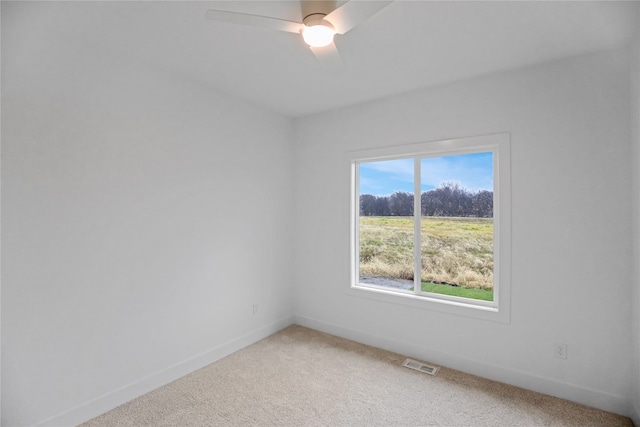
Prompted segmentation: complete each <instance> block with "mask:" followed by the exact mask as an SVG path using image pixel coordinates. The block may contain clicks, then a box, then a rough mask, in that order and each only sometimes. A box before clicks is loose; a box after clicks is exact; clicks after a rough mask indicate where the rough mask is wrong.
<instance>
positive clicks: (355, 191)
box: [346, 133, 511, 323]
mask: <svg viewBox="0 0 640 427" xmlns="http://www.w3.org/2000/svg"><path fill="white" fill-rule="evenodd" d="M510 145H511V143H510V135H509V134H508V133H501V134H493V135H483V136H474V137H466V138H457V139H448V140H442V141H434V142H427V143H419V144H411V145H403V146H395V147H384V148H374V149H367V150H359V151H351V152H348V153H346V160H347V161H348V164H349V180H350V185H349V218H350V220H349V223H350V230H349V231H350V232H349V241H350V250H349V253H350V263H349V264H350V273H349V274H350V280H349V288H348V290H347V291H346V292H347V293H348V294H349V295H352V296H355V297H364V298H369V299H374V300H378V301H383V302H388V303H393V304H403V305H408V306H411V307H416V308H421V309H427V310H434V311H440V312H445V313H450V314H458V315H462V316H468V317H473V318H479V319H483V320H494V321H499V322H503V323H508V322H509V321H510V295H511V167H510V164H511V152H510ZM479 152H492V153H493V187H494V188H493V198H494V201H493V206H494V207H493V209H494V213H493V220H494V235H493V239H494V241H493V246H494V268H493V269H494V290H493V301H481V300H475V299H470V298H462V297H454V296H449V295H441V294H436V293H427V292H422V289H421V286H420V277H419V275H417V274H416V275H415V276H416V277H415V279H414V280H415V282H416V283H417V284H414V291H399V290H395V289H390V288H386V287H382V286H376V285H371V284H363V283H359V281H358V276H359V265H360V255H359V249H360V248H359V246H360V245H359V236H360V231H359V223H360V221H359V215H360V207H359V204H360V197H359V185H358V184H359V183H358V179H359V170H358V165H359V164H360V163H364V162H374V161H382V160H394V159H402V158H414V164H415V166H414V168H416V170H414V177H416V176H417V177H420V160H421V159H422V158H427V157H441V156H455V155H461V154H471V153H479ZM420 188H421V187H420V180H419V179H417V180H416V179H414V212H418V213H419V212H421V206H420V203H421V197H415V194H418V195H420V194H421V191H420ZM420 216H421V215H418V217H420ZM416 248H417V249H416ZM414 251H415V253H418V252H419V251H420V220H416V221H414ZM414 261H415V264H416V265H414V271H418V270H419V267H420V264H419V263H420V259H419V257H418V256H417V255H415V256H414ZM416 269H418V270H416Z"/></svg>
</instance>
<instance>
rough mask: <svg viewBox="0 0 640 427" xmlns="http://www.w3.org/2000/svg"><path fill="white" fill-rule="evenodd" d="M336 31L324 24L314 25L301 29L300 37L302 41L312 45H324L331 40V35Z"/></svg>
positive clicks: (328, 43)
mask: <svg viewBox="0 0 640 427" xmlns="http://www.w3.org/2000/svg"><path fill="white" fill-rule="evenodd" d="M335 33H336V32H335V31H333V29H331V28H329V27H327V26H326V25H322V24H321V25H314V26H311V27H307V26H306V25H305V27H304V28H303V29H302V38H303V39H304V42H305V43H306V44H308V45H309V46H313V47H324V46H327V45H330V44H331V42H333V36H334V34H335Z"/></svg>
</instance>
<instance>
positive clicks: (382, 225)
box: [358, 159, 414, 290]
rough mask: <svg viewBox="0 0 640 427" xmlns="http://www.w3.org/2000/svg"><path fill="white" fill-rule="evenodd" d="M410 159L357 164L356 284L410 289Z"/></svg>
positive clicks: (411, 228)
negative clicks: (357, 273) (357, 232)
mask: <svg viewBox="0 0 640 427" xmlns="http://www.w3.org/2000/svg"><path fill="white" fill-rule="evenodd" d="M413 163H414V161H413V159H397V160H384V161H377V162H362V163H360V164H359V180H358V181H359V197H360V212H359V215H358V221H359V229H360V234H359V254H360V260H359V282H360V283H365V284H370V285H377V286H384V287H390V288H396V289H399V290H403V289H404V290H408V289H410V288H412V287H413V179H414V178H413V176H414V171H413V169H414V168H413Z"/></svg>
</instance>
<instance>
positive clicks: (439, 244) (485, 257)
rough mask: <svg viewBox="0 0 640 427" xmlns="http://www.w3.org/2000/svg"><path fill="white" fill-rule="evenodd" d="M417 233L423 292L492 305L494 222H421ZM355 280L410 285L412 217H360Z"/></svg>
mask: <svg viewBox="0 0 640 427" xmlns="http://www.w3.org/2000/svg"><path fill="white" fill-rule="evenodd" d="M421 228H422V232H421V236H422V238H421V241H422V242H421V243H422V244H421V253H422V273H421V280H422V281H423V282H428V283H423V290H427V289H425V286H427V287H428V288H429V289H430V290H428V292H436V293H445V294H449V295H455V294H456V293H460V292H462V293H465V290H472V289H473V290H480V291H484V292H467V293H466V295H460V296H467V297H468V298H476V299H485V300H492V299H493V220H492V219H491V218H452V217H423V218H422V226H421ZM360 275H361V276H383V277H392V278H398V279H407V280H413V217H393V216H391V217H367V216H363V217H360ZM432 282H440V284H434V283H432ZM443 282H444V283H450V284H456V285H458V287H455V286H449V285H446V284H444V285H442V284H441V283H443ZM450 292H452V293H450ZM471 295H474V296H471Z"/></svg>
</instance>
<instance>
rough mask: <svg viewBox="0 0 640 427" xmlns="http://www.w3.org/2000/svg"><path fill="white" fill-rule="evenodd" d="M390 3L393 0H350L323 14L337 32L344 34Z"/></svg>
mask: <svg viewBox="0 0 640 427" xmlns="http://www.w3.org/2000/svg"><path fill="white" fill-rule="evenodd" d="M391 3H393V0H391V1H389V0H386V1H367V0H350V1H348V2H346V3H345V4H343V5H342V6H340V7H339V8H337V9H336V10H334V11H333V12H331V13H330V14H328V15H327V16H325V18H324V19H325V20H326V21H329V22H331V25H333V27H334V28H335V30H336V32H337V33H338V34H344V33H346V32H347V31H349V30H350V29H352V28H353V27H355V26H356V25H358V24H360V23H361V22H363V21H365V20H367V18H369V17H371V16H373V15H375V14H376V13H377V12H378V11H379V10H381V9H383V8H384V7H386V6H389V5H390V4H391Z"/></svg>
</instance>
